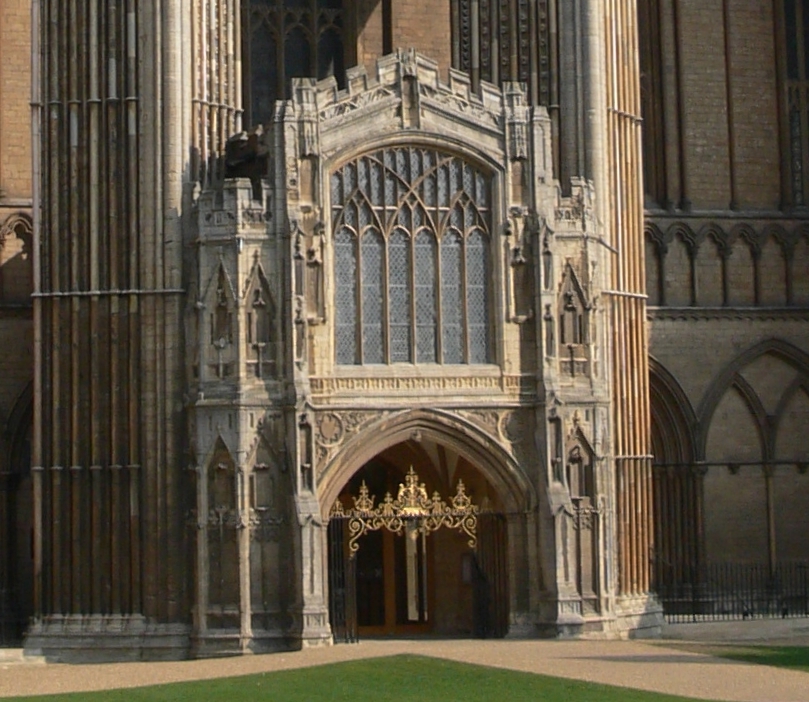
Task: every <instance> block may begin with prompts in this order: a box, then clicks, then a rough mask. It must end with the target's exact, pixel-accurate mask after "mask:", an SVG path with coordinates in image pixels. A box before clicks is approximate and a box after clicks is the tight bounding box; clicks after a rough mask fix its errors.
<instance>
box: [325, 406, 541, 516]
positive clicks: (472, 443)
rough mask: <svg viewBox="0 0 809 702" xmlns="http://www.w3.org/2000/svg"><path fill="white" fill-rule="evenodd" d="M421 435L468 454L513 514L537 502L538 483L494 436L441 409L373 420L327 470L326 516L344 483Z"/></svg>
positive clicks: (465, 454)
mask: <svg viewBox="0 0 809 702" xmlns="http://www.w3.org/2000/svg"><path fill="white" fill-rule="evenodd" d="M417 436H420V437H421V438H424V439H427V440H431V441H435V442H436V443H438V444H441V445H443V446H446V447H447V448H450V449H452V450H454V451H456V452H457V453H458V454H459V455H460V456H463V457H464V458H465V459H466V460H468V461H469V462H470V463H471V464H472V465H474V466H475V467H476V468H477V469H478V470H480V472H481V473H482V474H483V476H484V477H485V478H486V479H487V480H488V481H489V482H490V483H491V484H492V486H493V487H494V488H495V490H496V491H497V493H498V495H499V496H500V499H501V500H503V503H504V506H505V508H506V510H507V511H509V512H522V511H525V510H527V509H530V508H531V507H532V506H533V505H535V504H536V494H535V490H534V487H533V485H532V484H531V483H530V481H529V480H528V478H527V477H526V475H525V473H524V471H523V470H522V469H521V468H520V466H519V465H518V463H517V462H516V461H515V460H514V458H513V457H512V456H510V455H509V454H508V452H507V451H505V449H503V448H502V447H501V446H500V445H499V444H498V443H497V441H496V440H495V439H493V438H492V437H490V436H488V435H487V434H486V433H485V432H483V431H482V430H481V429H479V428H478V427H476V426H475V425H473V424H471V423H470V422H467V421H465V420H464V419H462V418H461V417H459V416H458V415H455V414H453V413H450V412H444V411H440V410H404V411H402V412H396V413H394V414H392V415H388V416H385V417H382V418H381V419H380V420H379V421H377V422H372V423H371V424H369V425H368V426H367V427H365V428H364V429H363V430H362V431H360V432H359V433H358V434H357V435H356V436H354V437H352V438H351V439H350V440H348V441H347V442H346V444H345V446H343V447H342V448H341V449H340V450H339V451H338V452H337V453H336V454H335V455H334V457H333V458H332V459H331V460H330V461H329V463H328V464H327V465H326V466H324V467H323V468H322V473H321V477H320V480H319V489H318V500H319V503H320V511H321V514H322V515H323V516H324V518H326V517H327V516H328V514H329V512H330V510H331V508H332V506H333V504H334V501H335V500H336V499H337V497H338V496H339V494H340V490H342V488H343V486H344V485H345V484H346V483H347V482H348V480H349V479H350V478H351V476H352V475H354V473H356V472H357V471H358V470H359V469H360V468H361V467H362V466H363V465H365V464H366V463H367V462H368V461H370V460H371V459H372V458H374V456H377V455H379V454H380V453H382V452H383V451H385V450H386V449H388V448H390V447H392V446H395V445H396V444H400V443H403V442H405V441H408V440H411V439H413V438H415V437H417Z"/></svg>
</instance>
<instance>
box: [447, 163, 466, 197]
mask: <svg viewBox="0 0 809 702" xmlns="http://www.w3.org/2000/svg"><path fill="white" fill-rule="evenodd" d="M462 171H463V164H462V163H461V162H460V161H459V160H458V159H457V158H454V159H452V161H450V164H449V189H450V192H452V193H457V192H458V191H459V190H462V189H463V177H462Z"/></svg>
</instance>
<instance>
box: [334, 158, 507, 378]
mask: <svg viewBox="0 0 809 702" xmlns="http://www.w3.org/2000/svg"><path fill="white" fill-rule="evenodd" d="M490 190H491V183H490V178H489V176H488V175H487V174H485V173H484V172H483V171H481V170H479V169H478V168H476V167H475V166H474V165H472V164H470V163H468V162H466V161H464V160H463V159H461V158H459V157H457V156H453V155H450V154H445V153H441V152H439V151H436V150H433V149H427V148H412V147H411V148H395V149H386V150H381V151H376V152H374V153H371V154H367V155H365V156H362V157H360V158H358V159H355V160H353V161H351V162H349V163H347V164H345V165H344V166H342V167H341V168H340V169H339V170H337V171H336V172H335V173H333V174H332V177H331V206H332V224H333V232H334V279H335V316H336V319H335V346H336V360H337V363H338V364H343V365H355V364H390V363H443V364H469V363H489V362H491V361H492V348H491V346H492V344H491V318H490V285H491V277H492V276H491V260H490V250H489V249H490V238H489V234H490V230H491V226H490V216H491V215H490V207H491V205H490V199H491V193H490Z"/></svg>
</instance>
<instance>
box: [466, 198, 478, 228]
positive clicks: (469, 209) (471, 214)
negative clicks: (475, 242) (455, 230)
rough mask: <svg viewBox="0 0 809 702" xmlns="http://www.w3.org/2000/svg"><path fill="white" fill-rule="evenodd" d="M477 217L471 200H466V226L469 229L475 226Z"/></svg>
mask: <svg viewBox="0 0 809 702" xmlns="http://www.w3.org/2000/svg"><path fill="white" fill-rule="evenodd" d="M476 219H477V217H476V216H475V208H474V206H473V205H472V203H471V202H469V201H468V200H467V201H466V206H465V207H464V226H465V227H466V229H467V231H468V230H469V229H470V228H471V227H474V226H475V223H476V222H475V220H476Z"/></svg>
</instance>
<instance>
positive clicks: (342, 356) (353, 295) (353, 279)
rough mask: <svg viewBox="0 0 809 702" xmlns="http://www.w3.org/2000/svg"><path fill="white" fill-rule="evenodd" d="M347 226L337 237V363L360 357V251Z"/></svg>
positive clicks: (335, 250) (357, 359)
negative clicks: (358, 251) (358, 355)
mask: <svg viewBox="0 0 809 702" xmlns="http://www.w3.org/2000/svg"><path fill="white" fill-rule="evenodd" d="M354 242H355V239H354V237H353V236H352V235H351V232H349V231H348V230H347V229H345V228H342V229H339V230H338V231H337V234H336V235H335V237H334V278H335V281H334V282H335V298H336V300H335V321H334V326H335V336H336V339H335V345H336V347H337V363H340V364H349V365H350V364H354V363H358V362H359V358H358V357H357V252H356V248H355V246H354Z"/></svg>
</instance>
